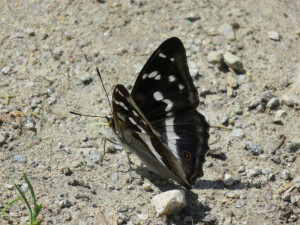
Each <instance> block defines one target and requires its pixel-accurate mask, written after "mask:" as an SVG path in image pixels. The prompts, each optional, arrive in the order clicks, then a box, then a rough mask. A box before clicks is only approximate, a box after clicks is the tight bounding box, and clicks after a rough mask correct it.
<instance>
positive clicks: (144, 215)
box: [137, 213, 149, 220]
mask: <svg viewBox="0 0 300 225" xmlns="http://www.w3.org/2000/svg"><path fill="white" fill-rule="evenodd" d="M137 217H138V218H139V219H140V220H147V219H148V217H149V216H148V214H139V213H138V214H137Z"/></svg>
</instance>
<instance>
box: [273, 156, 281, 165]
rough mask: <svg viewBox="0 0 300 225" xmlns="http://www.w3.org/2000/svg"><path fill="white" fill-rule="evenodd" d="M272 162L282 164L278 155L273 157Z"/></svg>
mask: <svg viewBox="0 0 300 225" xmlns="http://www.w3.org/2000/svg"><path fill="white" fill-rule="evenodd" d="M271 160H272V161H273V162H274V163H276V164H280V163H281V159H280V157H279V156H277V155H274V156H272V157H271Z"/></svg>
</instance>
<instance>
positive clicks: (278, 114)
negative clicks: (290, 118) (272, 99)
mask: <svg viewBox="0 0 300 225" xmlns="http://www.w3.org/2000/svg"><path fill="white" fill-rule="evenodd" d="M285 115H286V112H285V110H283V109H280V110H278V111H277V112H276V113H275V116H274V119H273V122H274V123H282V119H283V117H284V116H285Z"/></svg>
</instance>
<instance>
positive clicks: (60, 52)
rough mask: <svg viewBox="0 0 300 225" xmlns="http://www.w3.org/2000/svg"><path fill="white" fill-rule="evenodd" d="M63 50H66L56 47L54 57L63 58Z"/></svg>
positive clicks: (56, 58)
mask: <svg viewBox="0 0 300 225" xmlns="http://www.w3.org/2000/svg"><path fill="white" fill-rule="evenodd" d="M63 52H64V51H63V50H62V49H61V48H56V49H55V50H54V52H53V58H54V59H55V60H59V59H60V58H61V56H62V54H63Z"/></svg>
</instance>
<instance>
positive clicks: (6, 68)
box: [1, 66, 10, 75]
mask: <svg viewBox="0 0 300 225" xmlns="http://www.w3.org/2000/svg"><path fill="white" fill-rule="evenodd" d="M1 72H2V73H3V74H4V75H8V74H9V72H10V66H4V67H3V68H2V70H1Z"/></svg>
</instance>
